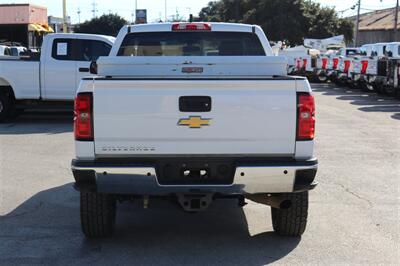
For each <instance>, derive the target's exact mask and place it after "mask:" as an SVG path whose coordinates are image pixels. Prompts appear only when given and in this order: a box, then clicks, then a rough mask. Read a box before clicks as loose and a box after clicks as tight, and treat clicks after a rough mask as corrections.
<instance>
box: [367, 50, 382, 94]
mask: <svg viewBox="0 0 400 266" xmlns="http://www.w3.org/2000/svg"><path fill="white" fill-rule="evenodd" d="M386 45H387V43H376V44H374V45H372V51H371V58H369V59H368V68H367V77H368V84H369V85H370V86H372V88H373V90H374V91H376V92H377V93H382V92H383V87H384V86H385V85H386V80H387V77H386V76H387V75H386V64H387V60H386V59H385V57H386Z"/></svg>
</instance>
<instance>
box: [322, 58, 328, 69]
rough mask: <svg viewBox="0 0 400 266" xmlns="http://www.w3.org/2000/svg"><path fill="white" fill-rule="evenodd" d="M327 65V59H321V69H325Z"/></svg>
mask: <svg viewBox="0 0 400 266" xmlns="http://www.w3.org/2000/svg"><path fill="white" fill-rule="evenodd" d="M327 65H328V58H322V69H326V66H327Z"/></svg>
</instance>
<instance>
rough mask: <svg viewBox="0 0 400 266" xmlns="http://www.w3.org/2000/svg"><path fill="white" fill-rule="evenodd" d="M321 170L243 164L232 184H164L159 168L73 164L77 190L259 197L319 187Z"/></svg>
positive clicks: (309, 164)
mask: <svg viewBox="0 0 400 266" xmlns="http://www.w3.org/2000/svg"><path fill="white" fill-rule="evenodd" d="M317 168H318V162H317V160H316V159H313V160H309V161H303V162H295V163H287V162H285V163H282V164H279V163H277V164H276V165H241V166H236V167H235V173H234V177H233V182H232V183H231V184H222V185H218V184H212V185H211V184H204V185H203V184H190V185H187V184H184V185H179V184H178V185H177V184H174V185H163V184H160V182H159V180H158V177H157V169H156V167H154V166H137V165H136V166H135V165H131V166H129V165H124V166H117V165H115V166H112V165H107V166H101V165H99V164H97V165H96V164H93V165H90V163H89V164H88V163H86V162H85V163H81V162H79V161H76V160H74V161H73V162H72V172H73V174H74V177H75V180H76V183H75V188H76V189H78V190H90V191H98V192H101V193H116V194H135V195H168V194H171V193H194V192H207V193H221V194H257V193H284V192H296V191H304V190H310V189H313V188H314V187H315V186H316V184H317V183H315V182H314V178H315V175H316V172H317Z"/></svg>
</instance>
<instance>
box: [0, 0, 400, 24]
mask: <svg viewBox="0 0 400 266" xmlns="http://www.w3.org/2000/svg"><path fill="white" fill-rule="evenodd" d="M136 1H137V8H138V9H147V16H148V21H149V22H155V21H158V20H160V19H162V20H164V17H165V15H164V14H165V8H164V6H165V0H136ZM166 1H167V16H168V18H169V19H170V18H171V16H173V15H176V13H177V12H178V13H179V15H180V16H182V17H184V18H188V17H189V14H190V13H192V14H195V15H197V14H198V12H199V11H200V9H201V8H202V7H205V6H207V3H208V2H209V1H210V0H166ZM315 2H319V3H321V5H323V6H329V7H335V9H336V10H337V11H338V12H339V14H340V15H341V16H352V15H355V14H356V12H357V10H356V9H354V10H352V9H350V7H351V6H353V5H354V4H356V3H357V0H315ZM10 3H30V4H36V5H41V6H46V7H47V9H48V10H47V14H48V15H53V16H56V17H62V0H9V1H7V0H0V4H10ZM93 3H95V4H96V10H97V12H96V14H97V15H98V16H99V15H101V14H104V13H117V14H119V15H120V16H122V17H124V18H125V19H126V20H128V21H132V19H133V17H132V13H134V12H133V10H134V9H135V0H95V1H93V0H86V1H83V0H67V12H68V15H69V16H70V17H71V20H72V23H78V22H79V20H80V22H83V21H85V20H89V19H91V18H92V17H93V15H94V14H93V12H92V10H93ZM395 5H396V0H361V11H362V12H363V13H364V12H368V11H371V10H375V9H383V8H389V7H394V6H395ZM79 11H80V14H79V15H78V12H79Z"/></svg>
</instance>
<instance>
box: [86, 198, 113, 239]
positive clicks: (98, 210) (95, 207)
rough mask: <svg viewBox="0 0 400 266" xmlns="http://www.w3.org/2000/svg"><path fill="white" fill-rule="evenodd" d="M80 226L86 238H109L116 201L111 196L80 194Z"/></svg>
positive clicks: (111, 232)
mask: <svg viewBox="0 0 400 266" xmlns="http://www.w3.org/2000/svg"><path fill="white" fill-rule="evenodd" d="M80 194H81V203H80V204H81V208H80V209H81V210H80V211H81V226H82V231H83V233H84V234H85V236H86V237H88V238H101V237H109V236H112V235H113V233H114V226H115V217H116V199H115V197H113V196H112V195H108V194H100V193H94V192H81V193H80Z"/></svg>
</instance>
